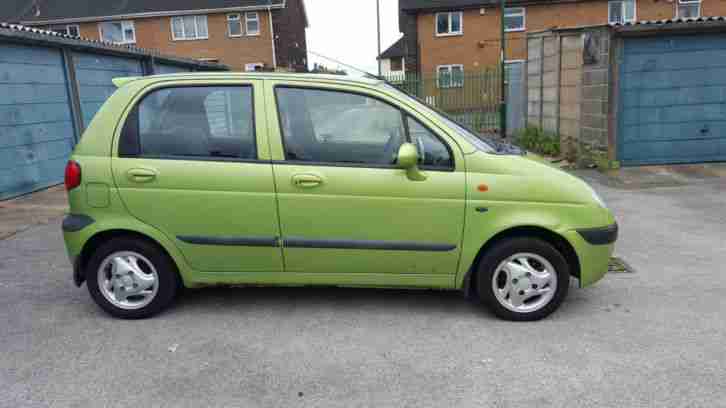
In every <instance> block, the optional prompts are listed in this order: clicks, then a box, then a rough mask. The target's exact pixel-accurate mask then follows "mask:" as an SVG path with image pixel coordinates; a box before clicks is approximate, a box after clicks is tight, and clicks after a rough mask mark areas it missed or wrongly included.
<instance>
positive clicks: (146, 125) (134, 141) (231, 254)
mask: <svg viewBox="0 0 726 408" xmlns="http://www.w3.org/2000/svg"><path fill="white" fill-rule="evenodd" d="M260 87H261V82H257V81H254V80H251V81H245V82H244V83H237V82H219V83H211V84H207V83H204V84H194V85H189V84H188V83H184V82H182V83H164V84H163V85H156V86H154V87H153V88H152V89H146V90H145V91H144V95H143V96H142V97H140V98H138V99H137V101H136V102H135V103H134V105H133V109H130V111H129V113H128V116H127V118H126V119H125V122H124V126H123V129H122V130H121V134H120V137H119V138H117V140H118V143H117V152H118V154H116V155H115V157H114V158H113V161H112V167H113V174H114V179H115V182H116V186H117V187H118V191H119V193H120V195H121V198H122V200H123V202H124V204H125V205H126V208H127V209H128V211H129V212H130V213H131V214H132V215H133V216H134V217H136V218H138V219H140V220H141V221H143V222H145V223H147V224H150V225H152V226H154V227H156V228H158V229H159V230H161V231H162V232H164V233H165V234H166V235H167V236H168V237H169V238H170V239H172V240H173V241H174V242H176V244H177V245H178V247H179V248H180V250H181V252H182V253H183V254H184V257H185V258H186V259H187V261H188V262H189V264H190V265H191V266H192V267H193V268H194V269H195V270H198V271H203V272H280V271H282V270H283V267H282V255H281V251H280V248H279V243H278V237H279V235H280V234H279V225H278V219H277V209H276V203H275V192H274V182H273V176H272V165H271V164H270V162H269V144H268V143H267V138H266V134H267V129H266V125H265V121H264V120H259V121H258V120H255V112H256V111H261V112H264V102H263V100H262V99H263V98H262V97H261V95H257V94H261V91H260Z"/></svg>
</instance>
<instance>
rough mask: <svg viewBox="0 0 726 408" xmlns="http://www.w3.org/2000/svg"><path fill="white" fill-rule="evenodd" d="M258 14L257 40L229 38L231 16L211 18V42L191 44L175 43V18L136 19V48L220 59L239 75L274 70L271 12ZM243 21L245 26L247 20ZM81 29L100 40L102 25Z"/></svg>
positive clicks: (187, 42)
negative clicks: (256, 67) (256, 66)
mask: <svg viewBox="0 0 726 408" xmlns="http://www.w3.org/2000/svg"><path fill="white" fill-rule="evenodd" d="M258 14H259V17H260V34H259V35H257V36H242V37H234V38H233V37H229V36H228V35H227V15H226V14H224V13H217V14H209V15H207V25H208V30H209V39H207V40H191V41H172V39H171V17H154V18H143V19H136V20H134V27H135V29H136V45H137V46H138V47H141V48H150V49H156V50H158V51H159V52H161V53H162V54H165V55H173V56H178V57H185V58H193V59H201V58H214V59H219V62H220V63H222V64H226V65H228V66H229V67H230V68H231V69H232V70H237V71H241V70H244V67H245V64H250V63H258V62H261V63H264V64H266V65H268V66H272V40H271V35H270V24H269V21H270V20H269V14H268V12H267V11H259V12H258ZM242 18H243V23H244V16H242ZM80 28H81V35H82V36H83V37H85V38H90V39H95V40H99V39H100V34H99V30H98V23H83V24H81V25H80Z"/></svg>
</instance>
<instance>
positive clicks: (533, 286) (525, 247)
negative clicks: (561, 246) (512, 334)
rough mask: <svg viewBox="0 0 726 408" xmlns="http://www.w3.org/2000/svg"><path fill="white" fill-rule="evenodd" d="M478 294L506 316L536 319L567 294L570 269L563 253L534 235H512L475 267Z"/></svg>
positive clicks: (494, 309)
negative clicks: (530, 236) (531, 236)
mask: <svg viewBox="0 0 726 408" xmlns="http://www.w3.org/2000/svg"><path fill="white" fill-rule="evenodd" d="M477 273H478V275H477V289H478V291H479V297H480V298H481V299H482V301H483V302H484V303H485V304H487V306H489V308H490V309H491V310H492V311H493V312H494V314H496V315H497V316H499V317H500V318H503V319H506V320H514V321H532V320H539V319H542V318H544V317H546V316H548V315H549V314H550V313H552V312H554V311H555V310H556V309H557V308H558V307H559V306H560V304H561V303H562V301H563V300H564V299H565V297H566V296H567V290H568V288H569V281H570V271H569V267H568V265H567V261H566V260H565V258H564V257H563V256H562V254H561V253H560V252H559V251H558V250H557V249H555V248H554V247H553V246H552V245H550V244H549V243H547V242H545V241H543V240H541V239H537V238H511V239H507V240H504V241H501V242H499V243H498V244H496V245H495V246H494V247H493V248H491V249H490V250H489V251H488V252H487V253H486V254H485V255H484V257H483V258H482V259H481V261H480V262H479V266H478V270H477Z"/></svg>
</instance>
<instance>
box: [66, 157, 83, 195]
mask: <svg viewBox="0 0 726 408" xmlns="http://www.w3.org/2000/svg"><path fill="white" fill-rule="evenodd" d="M65 184H66V191H71V190H73V189H74V188H76V187H78V186H80V185H81V165H80V164H78V163H77V162H75V161H73V160H69V161H68V164H66V177H65Z"/></svg>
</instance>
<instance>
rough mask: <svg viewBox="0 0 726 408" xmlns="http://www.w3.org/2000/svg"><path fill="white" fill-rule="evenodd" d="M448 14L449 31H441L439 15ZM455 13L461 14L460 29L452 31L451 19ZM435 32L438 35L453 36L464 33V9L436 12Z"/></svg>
mask: <svg viewBox="0 0 726 408" xmlns="http://www.w3.org/2000/svg"><path fill="white" fill-rule="evenodd" d="M444 14H445V15H447V16H448V22H449V27H448V30H449V31H447V32H445V33H439V16H440V15H444ZM454 14H458V15H459V31H451V20H452V16H453V15H454ZM434 34H436V36H437V37H451V36H454V35H464V12H463V11H445V12H441V13H436V14H435V17H434Z"/></svg>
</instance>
